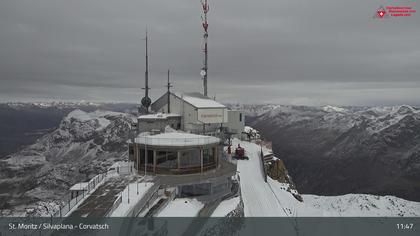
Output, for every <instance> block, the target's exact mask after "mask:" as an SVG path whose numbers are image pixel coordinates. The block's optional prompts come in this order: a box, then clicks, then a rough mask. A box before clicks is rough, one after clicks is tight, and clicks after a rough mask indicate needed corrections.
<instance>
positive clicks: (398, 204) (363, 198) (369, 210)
mask: <svg viewBox="0 0 420 236" xmlns="http://www.w3.org/2000/svg"><path fill="white" fill-rule="evenodd" d="M302 196H303V199H304V202H305V204H306V205H308V206H311V207H313V208H316V209H322V210H323V211H324V213H328V215H330V216H406V217H412V216H420V203H418V202H412V201H407V200H404V199H401V198H397V197H394V196H375V195H368V194H346V195H342V196H316V195H302Z"/></svg>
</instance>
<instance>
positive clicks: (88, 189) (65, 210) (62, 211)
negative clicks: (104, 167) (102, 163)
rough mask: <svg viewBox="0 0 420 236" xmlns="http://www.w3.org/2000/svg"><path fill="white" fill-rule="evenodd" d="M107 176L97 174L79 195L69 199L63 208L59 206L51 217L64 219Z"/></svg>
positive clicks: (105, 174)
mask: <svg viewBox="0 0 420 236" xmlns="http://www.w3.org/2000/svg"><path fill="white" fill-rule="evenodd" d="M106 176H107V173H106V172H105V173H103V174H98V175H96V176H95V177H93V178H92V179H91V180H90V181H89V182H88V184H87V186H86V187H84V188H83V189H82V190H79V193H78V194H77V195H76V197H74V198H71V197H70V200H68V201H67V202H66V203H65V204H64V205H63V206H61V207H60V208H59V209H58V211H56V212H55V213H53V214H52V215H51V217H64V216H66V215H67V213H69V212H70V211H71V210H72V209H73V208H74V207H75V206H76V205H77V204H78V203H79V202H81V201H83V200H84V199H85V198H86V196H88V195H89V193H91V192H92V191H93V190H94V189H95V188H96V187H97V186H98V185H99V184H101V182H102V180H103V179H105V177H106Z"/></svg>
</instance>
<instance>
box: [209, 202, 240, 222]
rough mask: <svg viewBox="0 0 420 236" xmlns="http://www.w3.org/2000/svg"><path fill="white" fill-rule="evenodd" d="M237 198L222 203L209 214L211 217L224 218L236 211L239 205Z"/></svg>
mask: <svg viewBox="0 0 420 236" xmlns="http://www.w3.org/2000/svg"><path fill="white" fill-rule="evenodd" d="M239 201H240V199H239V197H234V198H230V199H227V200H224V201H222V202H221V203H220V204H219V205H218V206H217V208H216V209H215V210H214V211H213V213H212V214H211V216H212V217H224V216H227V215H228V214H229V213H230V212H232V211H233V210H235V209H236V207H237V206H238V205H239Z"/></svg>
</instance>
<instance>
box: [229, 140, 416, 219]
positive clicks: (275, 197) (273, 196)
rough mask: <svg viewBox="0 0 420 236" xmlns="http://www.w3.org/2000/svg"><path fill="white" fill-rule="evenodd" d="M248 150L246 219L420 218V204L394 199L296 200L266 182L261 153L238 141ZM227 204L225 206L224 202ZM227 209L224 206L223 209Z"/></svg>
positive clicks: (243, 173) (243, 170)
mask: <svg viewBox="0 0 420 236" xmlns="http://www.w3.org/2000/svg"><path fill="white" fill-rule="evenodd" d="M238 143H240V145H241V146H242V147H244V148H245V152H246V155H247V156H248V157H249V160H238V162H237V163H238V171H239V176H240V185H241V194H242V199H243V203H244V213H245V216H252V217H260V216H261V217H263V216H290V217H299V216H317V217H322V216H359V217H363V216H387V217H391V216H405V217H412V216H420V203H419V202H412V201H407V200H404V199H401V198H397V197H394V196H383V197H382V196H375V195H369V194H347V195H342V196H331V197H327V196H316V195H302V196H303V199H304V202H300V201H298V200H296V199H295V198H294V197H293V195H292V194H291V193H289V192H288V191H286V189H287V186H285V184H284V183H280V182H278V181H276V180H273V179H271V178H270V177H267V183H266V182H264V179H263V174H262V170H261V163H260V157H259V152H260V150H261V148H260V147H259V146H258V145H257V144H255V143H250V142H245V141H239V140H237V139H235V140H234V141H233V145H234V147H235V146H237V145H238ZM222 203H223V202H222ZM223 207H226V206H223V205H222V204H221V208H223Z"/></svg>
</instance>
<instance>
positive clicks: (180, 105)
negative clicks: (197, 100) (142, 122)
mask: <svg viewBox="0 0 420 236" xmlns="http://www.w3.org/2000/svg"><path fill="white" fill-rule="evenodd" d="M170 100H171V102H170V105H171V107H170V111H171V113H174V114H179V115H181V116H182V118H181V129H182V130H185V131H190V132H192V133H201V132H202V131H203V123H202V122H201V121H200V120H203V121H207V122H219V121H221V122H223V126H225V124H226V122H227V121H228V118H229V115H228V111H227V109H222V108H200V109H197V108H195V107H194V106H192V105H191V104H189V103H187V102H184V101H183V100H181V98H179V97H178V96H175V95H174V94H171V97H170ZM152 110H153V111H155V112H161V113H167V112H168V105H167V98H166V95H164V96H162V97H160V98H159V99H158V100H157V101H156V102H155V103H153V106H152ZM199 110H200V111H199ZM199 113H200V114H201V115H202V116H203V118H200V117H199ZM209 113H212V114H213V113H214V114H217V115H218V117H216V118H213V119H209V118H208V117H205V116H206V114H207V115H208V114H209ZM220 124H221V123H214V124H206V125H205V131H206V132H213V131H216V130H218V129H219V128H220ZM242 129H243V127H242Z"/></svg>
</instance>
